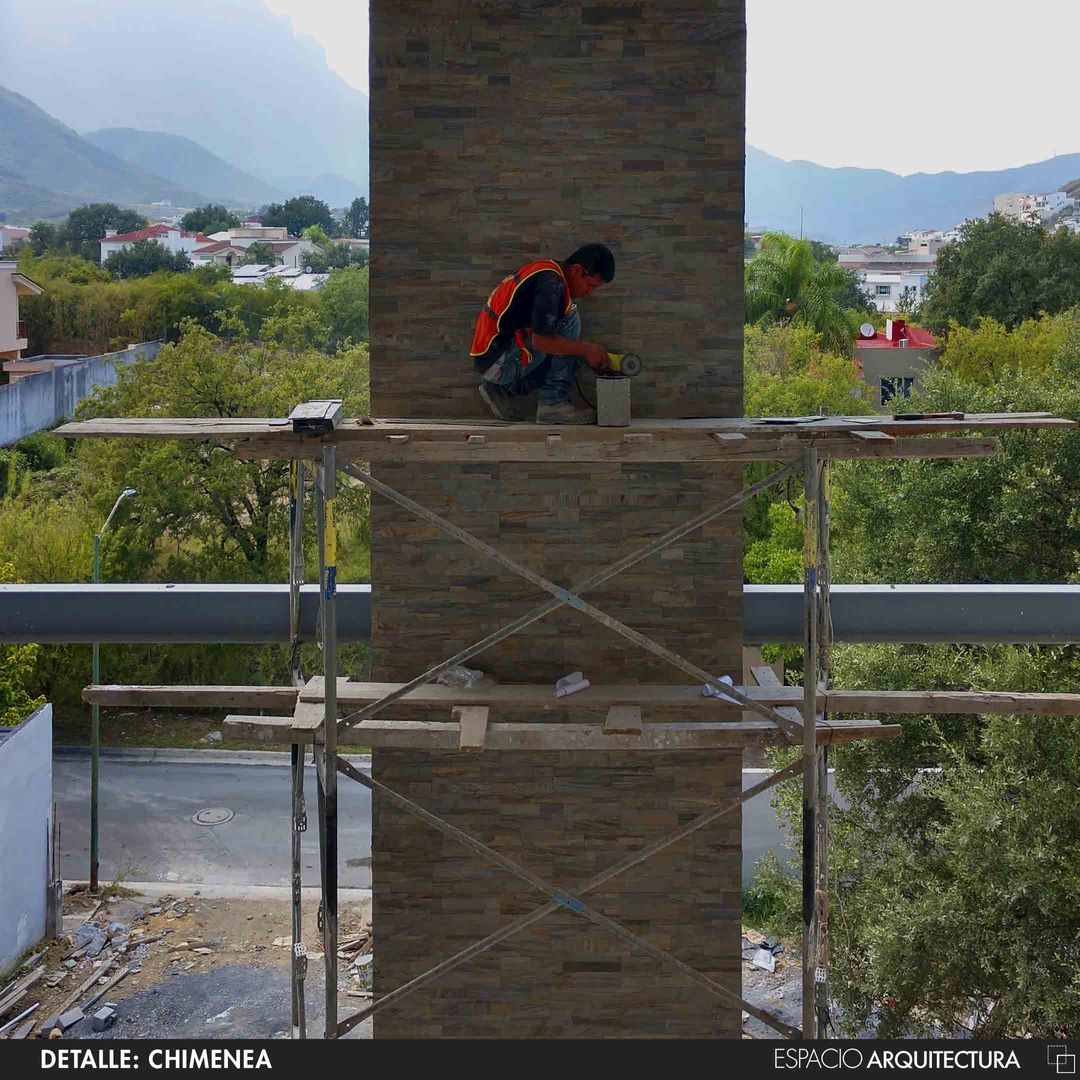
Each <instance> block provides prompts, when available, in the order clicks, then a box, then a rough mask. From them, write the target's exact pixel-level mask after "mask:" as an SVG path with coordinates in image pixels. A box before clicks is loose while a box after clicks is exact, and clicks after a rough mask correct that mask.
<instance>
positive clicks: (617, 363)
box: [607, 352, 645, 378]
mask: <svg viewBox="0 0 1080 1080" xmlns="http://www.w3.org/2000/svg"><path fill="white" fill-rule="evenodd" d="M607 359H608V371H609V372H612V373H614V374H615V375H627V376H629V377H631V378H632V377H633V376H635V375H640V374H641V373H642V371H643V370H644V368H645V365H644V364H643V363H642V362H641V357H640V356H638V354H637V353H632V352H628V353H613V352H609V353H608V354H607Z"/></svg>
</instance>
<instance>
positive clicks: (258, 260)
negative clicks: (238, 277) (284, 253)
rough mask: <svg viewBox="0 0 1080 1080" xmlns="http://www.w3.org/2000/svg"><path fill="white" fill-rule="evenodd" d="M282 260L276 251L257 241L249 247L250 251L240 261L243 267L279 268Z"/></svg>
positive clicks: (263, 242)
mask: <svg viewBox="0 0 1080 1080" xmlns="http://www.w3.org/2000/svg"><path fill="white" fill-rule="evenodd" d="M280 262H281V259H279V258H278V257H277V255H275V254H274V249H273V248H272V247H271V246H270V245H269V244H268V243H266V242H265V241H263V240H256V241H255V243H254V244H250V245H248V249H247V251H246V252H245V254H244V257H243V259H241V260H240V265H241V266H253V265H259V266H277V264H278V263H280Z"/></svg>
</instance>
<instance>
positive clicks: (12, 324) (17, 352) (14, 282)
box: [0, 262, 45, 360]
mask: <svg viewBox="0 0 1080 1080" xmlns="http://www.w3.org/2000/svg"><path fill="white" fill-rule="evenodd" d="M44 291H45V290H44V289H43V288H42V287H41V286H40V285H39V284H38V283H37V282H36V281H31V280H30V278H28V277H27V276H26V275H25V274H20V273H19V267H18V265H17V264H16V263H13V262H0V360H18V359H19V358H20V357H21V356H22V351H23V349H25V348H26V324H25V323H24V322H22V320H21V319H20V318H19V298H20V297H22V296H38V295H40V294H41V293H43V292H44Z"/></svg>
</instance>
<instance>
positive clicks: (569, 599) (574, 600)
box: [555, 589, 585, 611]
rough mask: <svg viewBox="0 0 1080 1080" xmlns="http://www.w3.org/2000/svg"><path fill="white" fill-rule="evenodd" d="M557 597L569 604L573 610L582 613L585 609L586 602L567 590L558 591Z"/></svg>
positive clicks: (556, 591) (556, 592)
mask: <svg viewBox="0 0 1080 1080" xmlns="http://www.w3.org/2000/svg"><path fill="white" fill-rule="evenodd" d="M555 595H556V596H557V597H558V598H559V599H560V600H561V601H562V602H563V603H564V604H569V605H570V606H571V607H572V608H577V609H578V611H581V610H582V608H584V607H585V601H584V600H582V599H581V597H580V596H578V594H577V593H572V592H570V591H569V590H567V589H556V590H555Z"/></svg>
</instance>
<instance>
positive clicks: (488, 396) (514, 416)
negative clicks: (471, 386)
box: [480, 379, 521, 424]
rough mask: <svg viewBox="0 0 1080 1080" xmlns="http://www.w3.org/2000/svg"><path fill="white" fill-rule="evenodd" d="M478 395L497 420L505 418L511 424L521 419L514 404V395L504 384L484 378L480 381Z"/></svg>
mask: <svg viewBox="0 0 1080 1080" xmlns="http://www.w3.org/2000/svg"><path fill="white" fill-rule="evenodd" d="M480 396H481V397H482V398H483V399H484V403H485V404H486V405H487V407H488V408H489V409H490V410H491V411H492V412H493V413H494V414H495V418H496V419H497V420H506V421H509V422H510V423H511V424H512V423H514V422H515V421H517V420H520V419H521V417H519V416H518V413H517V409H516V408H515V406H514V395H513V394H512V393H510V391H509V390H507V389H506V387H505V386H500V385H499V384H498V383H493V382H489V381H488V380H487V379H484V380H483V381H482V382H481V383H480Z"/></svg>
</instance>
